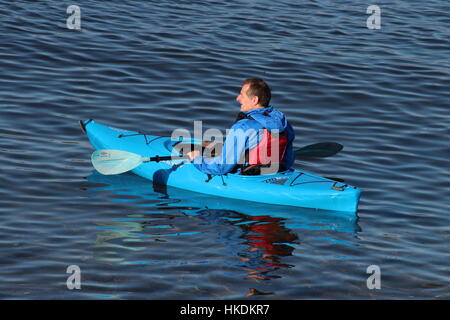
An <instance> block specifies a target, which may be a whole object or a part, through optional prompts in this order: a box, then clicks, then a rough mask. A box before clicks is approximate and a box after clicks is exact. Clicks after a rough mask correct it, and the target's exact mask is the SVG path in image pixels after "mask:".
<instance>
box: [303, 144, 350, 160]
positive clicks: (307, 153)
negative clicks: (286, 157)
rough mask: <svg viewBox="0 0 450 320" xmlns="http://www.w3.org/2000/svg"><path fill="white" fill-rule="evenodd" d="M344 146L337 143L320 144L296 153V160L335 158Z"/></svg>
mask: <svg viewBox="0 0 450 320" xmlns="http://www.w3.org/2000/svg"><path fill="white" fill-rule="evenodd" d="M342 148H343V146H342V145H341V144H339V143H336V142H320V143H315V144H311V145H309V146H306V147H303V148H300V149H298V150H296V151H295V157H296V158H326V157H330V156H334V155H335V154H336V153H338V152H339V151H341V150H342Z"/></svg>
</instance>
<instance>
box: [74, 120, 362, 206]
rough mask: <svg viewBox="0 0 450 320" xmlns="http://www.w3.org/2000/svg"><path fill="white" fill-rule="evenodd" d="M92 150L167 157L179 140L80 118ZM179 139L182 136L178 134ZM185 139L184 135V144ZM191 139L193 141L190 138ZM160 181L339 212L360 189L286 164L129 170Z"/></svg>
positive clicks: (164, 165) (166, 164) (170, 164)
mask: <svg viewBox="0 0 450 320" xmlns="http://www.w3.org/2000/svg"><path fill="white" fill-rule="evenodd" d="M80 124H81V126H82V129H83V131H84V132H85V133H86V134H87V136H88V138H89V141H90V142H91V144H92V146H93V147H94V149H96V150H100V149H117V150H123V151H128V152H132V153H136V154H139V155H141V156H143V157H154V156H157V155H158V156H170V155H177V154H176V153H173V154H172V152H173V146H174V145H175V144H177V143H179V142H181V140H176V141H173V140H171V138H170V137H160V136H153V135H149V134H142V133H139V132H134V131H129V130H123V129H119V128H114V127H109V126H106V125H103V124H100V123H97V122H95V121H93V120H87V121H81V122H80ZM180 139H181V138H180ZM185 142H187V141H185V140H183V143H185ZM188 142H189V143H196V141H194V140H191V141H188ZM132 171H133V172H134V173H135V174H137V175H139V176H141V177H143V178H146V179H149V180H151V181H154V182H156V183H158V184H163V185H169V186H173V187H176V188H181V189H186V190H190V191H194V192H200V193H204V194H210V195H214V196H220V197H226V198H233V199H237V200H247V201H253V202H261V203H268V204H275V205H285V206H294V207H304V208H315V209H323V210H333V211H341V212H343V213H347V214H354V213H355V212H356V211H357V208H358V202H359V198H360V193H361V192H360V190H359V189H358V188H355V187H353V186H349V185H347V184H345V183H341V182H336V181H333V180H330V179H326V178H323V177H319V176H316V175H313V174H311V173H307V172H304V171H300V170H294V169H290V170H287V171H284V172H279V173H275V174H269V175H259V176H243V175H239V174H231V173H229V174H226V175H221V176H212V177H208V175H207V174H205V173H203V172H201V171H199V170H198V169H196V168H195V167H194V165H192V164H191V163H190V162H189V161H188V160H170V161H161V162H146V163H143V164H141V165H140V166H138V167H137V168H135V169H133V170H132Z"/></svg>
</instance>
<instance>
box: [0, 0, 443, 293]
mask: <svg viewBox="0 0 450 320" xmlns="http://www.w3.org/2000/svg"><path fill="white" fill-rule="evenodd" d="M70 4H76V5H78V6H79V7H80V8H81V30H70V29H68V28H67V26H66V19H67V18H68V16H69V14H67V13H66V9H67V7H68V6H69V5H70ZM371 4H373V3H370V2H364V1H363V2H360V1H359V2H353V1H352V2H345V4H341V3H336V2H335V1H328V0H320V1H301V2H299V1H295V2H294V1H284V0H283V1H277V2H273V1H265V0H263V1H236V0H235V1H226V2H222V1H157V2H150V1H123V0H121V1H104V2H103V1H102V2H93V1H76V3H69V2H61V1H0V8H1V9H0V25H1V34H0V70H1V77H0V168H1V169H0V170H1V175H0V182H1V183H0V298H2V299H55V298H60V299H231V298H232V299H241V298H242V299H307V298H320V299H321V298H325V299H329V298H336V299H366V298H368V299H372V298H383V299H398V298H427V299H429V298H440V299H448V298H450V286H449V285H450V282H449V275H450V267H449V251H450V250H449V245H448V243H449V240H450V227H449V222H450V219H449V215H448V213H449V205H450V202H449V196H450V179H449V178H450V177H449V167H450V163H449V156H450V147H449V131H450V130H449V127H450V126H449V124H450V121H449V119H450V114H449V107H450V76H449V66H450V62H449V54H450V41H449V38H450V37H449V26H450V17H449V15H448V12H449V10H450V5H449V3H448V1H444V0H440V1H438V0H434V1H427V2H423V1H415V0H414V1H395V2H391V1H379V2H377V3H376V4H377V5H379V6H380V8H381V29H374V30H371V29H368V28H367V26H366V20H367V18H368V17H369V15H368V14H367V13H366V9H367V7H368V6H369V5H371ZM248 77H262V78H264V79H265V80H266V81H267V82H268V83H269V84H270V85H271V87H272V90H273V99H272V104H273V105H274V106H275V107H277V108H279V109H280V110H282V111H283V112H285V113H286V114H287V116H288V117H289V120H290V122H291V123H292V125H293V126H294V128H295V131H296V135H297V138H296V141H295V146H296V147H301V146H304V145H307V144H310V143H314V142H320V141H337V142H339V143H341V144H343V145H344V149H343V151H342V152H340V153H339V154H338V155H336V156H335V157H332V158H327V159H322V160H315V161H308V162H297V163H296V164H295V167H296V168H302V169H305V170H307V171H310V172H314V173H317V174H320V175H324V176H335V177H340V178H343V179H345V180H346V181H347V182H348V183H350V184H352V185H355V186H358V187H359V188H361V189H362V191H363V193H362V198H361V202H360V207H359V211H358V215H357V219H356V220H355V221H347V220H340V219H339V218H335V217H332V215H330V216H328V215H327V214H322V213H320V214H319V213H317V214H314V212H311V211H309V210H303V209H292V208H283V207H265V206H261V205H256V204H252V203H246V202H241V203H238V204H236V203H235V202H232V203H230V202H229V200H225V199H221V198H211V197H206V196H205V195H200V194H195V193H187V192H182V191H180V190H175V189H171V188H164V187H161V186H154V185H153V184H152V183H151V182H149V181H146V180H143V179H141V178H139V177H136V176H134V175H132V174H124V175H120V176H114V177H108V178H106V177H104V176H101V175H99V174H96V173H95V172H94V170H93V168H92V165H91V164H90V160H89V159H90V154H91V152H92V148H91V146H90V144H89V143H88V142H87V139H86V137H85V136H84V135H83V134H82V133H81V131H80V130H79V128H78V124H77V122H76V120H78V119H89V118H94V119H96V120H97V121H99V122H102V123H105V124H109V125H112V126H116V127H120V128H126V129H130V130H138V129H140V130H143V131H146V132H151V133H152V134H155V135H170V134H171V132H172V130H174V129H176V128H186V129H189V130H193V121H194V120H202V121H203V128H204V129H205V130H206V129H208V128H218V129H221V130H225V129H226V128H228V127H229V126H230V124H231V123H232V122H233V119H234V118H235V115H236V113H237V112H238V108H239V106H238V104H237V103H236V102H235V101H234V99H235V97H236V95H237V94H238V92H239V90H240V84H241V82H242V81H243V80H244V79H245V78H248ZM355 218H356V217H355ZM70 265H77V266H79V268H80V269H81V289H79V290H77V289H74V290H69V289H68V288H67V286H66V280H67V278H68V276H69V274H67V273H66V269H67V267H68V266H70ZM370 265H377V266H379V268H380V271H381V289H372V290H371V289H369V288H368V287H367V285H366V280H367V278H368V277H369V276H370V274H367V273H366V269H367V267H368V266H370ZM255 293H257V294H256V295H255ZM258 293H259V294H258Z"/></svg>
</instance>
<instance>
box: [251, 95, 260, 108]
mask: <svg viewBox="0 0 450 320" xmlns="http://www.w3.org/2000/svg"><path fill="white" fill-rule="evenodd" d="M252 103H253V104H254V105H255V106H256V105H258V103H259V97H258V96H254V97H253V98H252Z"/></svg>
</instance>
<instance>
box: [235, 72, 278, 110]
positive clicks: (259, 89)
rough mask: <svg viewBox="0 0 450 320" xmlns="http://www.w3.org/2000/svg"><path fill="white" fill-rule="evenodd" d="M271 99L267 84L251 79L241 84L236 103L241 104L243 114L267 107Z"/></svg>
mask: <svg viewBox="0 0 450 320" xmlns="http://www.w3.org/2000/svg"><path fill="white" fill-rule="evenodd" d="M271 97H272V94H271V92H270V88H269V86H268V85H267V83H265V82H264V81H263V80H261V79H257V78H251V79H247V80H245V81H244V82H243V84H242V88H241V92H240V93H239V95H238V96H237V97H236V101H237V102H239V103H240V104H241V111H242V112H243V111H250V110H253V109H259V108H266V107H268V106H269V102H270V98H271Z"/></svg>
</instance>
